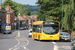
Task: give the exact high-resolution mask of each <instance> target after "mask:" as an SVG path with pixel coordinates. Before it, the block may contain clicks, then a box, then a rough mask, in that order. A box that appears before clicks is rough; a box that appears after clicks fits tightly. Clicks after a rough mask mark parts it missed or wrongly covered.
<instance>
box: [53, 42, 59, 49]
mask: <svg viewBox="0 0 75 50" xmlns="http://www.w3.org/2000/svg"><path fill="white" fill-rule="evenodd" d="M52 43H53V44H54V50H58V45H57V44H56V43H55V42H52Z"/></svg>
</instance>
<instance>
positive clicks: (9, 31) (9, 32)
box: [3, 30, 11, 34]
mask: <svg viewBox="0 0 75 50" xmlns="http://www.w3.org/2000/svg"><path fill="white" fill-rule="evenodd" d="M3 33H4V34H11V30H5V31H4V32H3Z"/></svg>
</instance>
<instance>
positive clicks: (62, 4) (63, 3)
mask: <svg viewBox="0 0 75 50" xmlns="http://www.w3.org/2000/svg"><path fill="white" fill-rule="evenodd" d="M63 4H64V0H62V18H61V31H62V32H63Z"/></svg>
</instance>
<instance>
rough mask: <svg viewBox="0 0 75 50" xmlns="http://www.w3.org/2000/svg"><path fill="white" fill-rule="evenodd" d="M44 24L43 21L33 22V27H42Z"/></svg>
mask: <svg viewBox="0 0 75 50" xmlns="http://www.w3.org/2000/svg"><path fill="white" fill-rule="evenodd" d="M42 23H43V21H37V22H33V25H41V24H42Z"/></svg>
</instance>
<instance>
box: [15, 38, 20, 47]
mask: <svg viewBox="0 0 75 50" xmlns="http://www.w3.org/2000/svg"><path fill="white" fill-rule="evenodd" d="M15 39H16V40H17V41H18V44H17V45H15V46H14V47H17V46H18V45H19V44H20V41H19V40H18V39H17V38H15Z"/></svg>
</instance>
